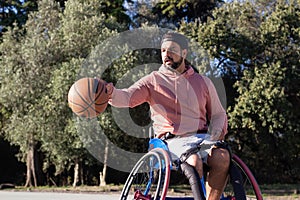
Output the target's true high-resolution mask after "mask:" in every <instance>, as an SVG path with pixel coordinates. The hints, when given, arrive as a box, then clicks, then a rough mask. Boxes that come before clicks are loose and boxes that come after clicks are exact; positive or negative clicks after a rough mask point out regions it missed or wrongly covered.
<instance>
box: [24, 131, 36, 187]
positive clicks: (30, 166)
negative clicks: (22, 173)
mask: <svg viewBox="0 0 300 200" xmlns="http://www.w3.org/2000/svg"><path fill="white" fill-rule="evenodd" d="M29 137H30V138H29V141H28V152H27V160H26V165H27V173H26V183H25V187H32V186H34V187H37V185H38V184H37V177H36V168H35V142H34V139H33V135H30V136H29ZM32 182H33V183H32Z"/></svg>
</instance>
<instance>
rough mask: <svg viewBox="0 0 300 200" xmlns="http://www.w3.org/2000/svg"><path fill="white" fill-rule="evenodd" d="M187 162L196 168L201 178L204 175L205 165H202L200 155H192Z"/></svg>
mask: <svg viewBox="0 0 300 200" xmlns="http://www.w3.org/2000/svg"><path fill="white" fill-rule="evenodd" d="M186 162H187V163H188V164H189V165H191V166H193V167H195V169H196V171H197V172H198V174H199V176H200V178H201V177H202V175H203V164H202V160H201V158H200V157H199V156H198V154H192V155H191V156H190V157H189V158H188V159H187V160H186Z"/></svg>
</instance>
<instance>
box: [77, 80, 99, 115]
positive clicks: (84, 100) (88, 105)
mask: <svg viewBox="0 0 300 200" xmlns="http://www.w3.org/2000/svg"><path fill="white" fill-rule="evenodd" d="M74 89H75V91H76V93H77V94H78V96H79V97H80V98H81V100H82V101H83V102H84V103H85V104H87V107H85V109H84V110H83V111H85V110H87V109H88V108H89V107H91V105H92V104H89V103H88V102H87V101H86V99H84V98H83V97H82V96H81V94H80V92H79V91H78V90H77V88H76V85H75V86H74ZM91 108H92V109H94V108H93V107H91ZM94 110H95V109H94Z"/></svg>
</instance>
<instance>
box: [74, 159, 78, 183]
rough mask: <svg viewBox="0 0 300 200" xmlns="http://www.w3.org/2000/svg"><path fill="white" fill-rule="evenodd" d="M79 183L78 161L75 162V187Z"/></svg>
mask: <svg viewBox="0 0 300 200" xmlns="http://www.w3.org/2000/svg"><path fill="white" fill-rule="evenodd" d="M78 182H79V161H78V159H76V160H75V167H74V181H73V187H76V186H77V183H78Z"/></svg>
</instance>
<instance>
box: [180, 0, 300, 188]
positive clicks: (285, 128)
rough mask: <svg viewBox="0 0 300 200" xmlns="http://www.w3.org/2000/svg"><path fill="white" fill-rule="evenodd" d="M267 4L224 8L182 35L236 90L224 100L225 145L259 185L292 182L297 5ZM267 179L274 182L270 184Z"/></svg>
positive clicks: (295, 163) (296, 98) (296, 161)
mask: <svg viewBox="0 0 300 200" xmlns="http://www.w3.org/2000/svg"><path fill="white" fill-rule="evenodd" d="M272 2H273V1H270V2H269V4H268V6H267V7H263V6H262V4H260V3H259V2H249V1H244V2H240V3H230V4H224V6H222V7H220V8H219V9H216V10H215V11H214V13H213V15H214V16H215V17H214V20H209V21H208V22H207V23H202V24H199V25H198V26H197V25H194V27H195V28H194V29H188V28H185V30H186V31H188V32H189V33H190V35H194V37H193V38H195V40H196V41H198V42H199V44H200V45H202V46H204V47H205V49H207V50H208V51H209V54H210V55H211V57H212V58H214V59H215V62H214V63H213V64H214V65H215V67H216V68H217V69H219V71H220V73H221V74H222V75H223V76H224V77H225V79H224V80H226V81H227V80H230V83H231V84H233V83H234V85H235V87H236V90H237V91H236V92H235V91H233V92H231V93H229V94H232V95H233V97H236V99H235V101H232V96H229V97H228V98H230V99H231V100H228V102H230V103H229V105H230V108H229V109H228V113H229V125H230V133H229V136H228V140H229V141H231V142H233V143H235V144H236V145H234V147H235V148H236V150H239V154H240V155H241V157H242V158H244V159H245V160H246V162H247V163H248V164H249V165H250V167H251V168H252V169H254V170H255V172H256V173H257V176H258V177H259V178H260V179H261V180H264V181H266V180H268V181H272V182H276V181H279V180H281V181H282V180H285V181H290V182H295V181H297V180H299V176H297V174H298V170H299V159H298V158H299V136H298V134H299V130H300V129H299V124H298V123H297V119H299V108H298V106H297V105H298V104H299V83H298V82H299V81H297V80H299V69H298V68H299V67H298V66H299V54H298V49H299V30H300V29H299V24H300V23H299V20H300V18H299V1H296V0H291V1H288V2H287V1H277V2H276V3H274V2H273V3H272ZM264 3H266V2H264ZM217 16H218V17H217ZM187 27H191V25H189V26H187ZM181 28H184V26H183V27H181ZM197 30H199V31H197ZM225 84H226V83H225ZM229 86H230V85H229ZM227 95H228V93H227ZM270 173H272V174H276V176H273V177H274V178H273V179H270V177H269V174H270Z"/></svg>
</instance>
